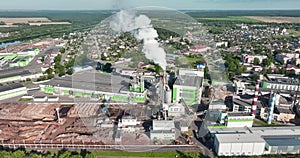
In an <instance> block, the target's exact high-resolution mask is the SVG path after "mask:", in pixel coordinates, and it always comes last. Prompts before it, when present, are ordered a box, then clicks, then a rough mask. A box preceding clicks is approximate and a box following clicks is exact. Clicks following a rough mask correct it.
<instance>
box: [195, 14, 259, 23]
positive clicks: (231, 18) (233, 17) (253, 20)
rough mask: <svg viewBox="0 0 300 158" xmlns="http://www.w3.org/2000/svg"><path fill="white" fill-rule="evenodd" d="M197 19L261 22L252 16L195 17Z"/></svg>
mask: <svg viewBox="0 0 300 158" xmlns="http://www.w3.org/2000/svg"><path fill="white" fill-rule="evenodd" d="M197 20H199V21H234V22H245V23H256V22H262V21H261V20H257V19H254V18H249V17H246V16H227V17H217V18H214V17H208V18H197Z"/></svg>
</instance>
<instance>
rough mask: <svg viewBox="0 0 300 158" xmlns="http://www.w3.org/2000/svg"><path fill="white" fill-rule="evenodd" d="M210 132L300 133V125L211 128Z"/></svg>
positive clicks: (272, 134) (280, 134)
mask: <svg viewBox="0 0 300 158" xmlns="http://www.w3.org/2000/svg"><path fill="white" fill-rule="evenodd" d="M209 131H210V133H252V134H255V135H260V136H284V135H285V136H287V135H300V127H299V126H281V127H250V128H249V127H238V128H209Z"/></svg>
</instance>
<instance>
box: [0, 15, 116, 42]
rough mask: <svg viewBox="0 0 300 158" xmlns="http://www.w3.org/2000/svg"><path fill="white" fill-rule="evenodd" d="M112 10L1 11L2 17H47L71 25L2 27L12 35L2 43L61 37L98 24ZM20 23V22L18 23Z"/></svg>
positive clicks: (1, 29)
mask: <svg viewBox="0 0 300 158" xmlns="http://www.w3.org/2000/svg"><path fill="white" fill-rule="evenodd" d="M110 15H111V13H110V12H104V11H95V12H93V11H91V12H81V11H36V12H35V11H32V12H0V17H9V18H28V17H47V18H49V19H50V20H51V21H54V22H61V21H67V22H70V23H71V24H69V25H41V26H28V25H21V26H19V27H8V28H0V32H3V33H6V32H10V33H11V36H9V37H5V38H1V39H0V43H4V42H12V41H26V40H31V39H35V38H45V37H52V38H57V37H61V36H62V35H63V34H68V33H70V32H75V31H82V30H89V29H90V28H92V27H94V26H96V25H97V24H98V23H100V22H101V21H102V20H103V19H105V18H107V17H108V16H110ZM18 25H19V24H18Z"/></svg>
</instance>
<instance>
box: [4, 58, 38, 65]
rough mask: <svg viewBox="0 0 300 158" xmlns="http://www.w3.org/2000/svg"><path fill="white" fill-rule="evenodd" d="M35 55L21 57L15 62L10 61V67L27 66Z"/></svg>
mask: <svg viewBox="0 0 300 158" xmlns="http://www.w3.org/2000/svg"><path fill="white" fill-rule="evenodd" d="M32 59H33V57H32V56H27V57H22V56H21V57H20V58H18V59H16V60H14V61H13V62H10V63H9V67H25V66H27V65H28V64H29V63H30V62H31V61H32Z"/></svg>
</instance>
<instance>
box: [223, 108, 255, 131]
mask: <svg viewBox="0 0 300 158" xmlns="http://www.w3.org/2000/svg"><path fill="white" fill-rule="evenodd" d="M253 119H254V116H253V115H252V114H251V113H244V112H229V113H227V120H226V122H227V124H226V126H227V127H229V128H230V127H252V125H253Z"/></svg>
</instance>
